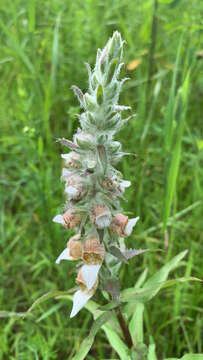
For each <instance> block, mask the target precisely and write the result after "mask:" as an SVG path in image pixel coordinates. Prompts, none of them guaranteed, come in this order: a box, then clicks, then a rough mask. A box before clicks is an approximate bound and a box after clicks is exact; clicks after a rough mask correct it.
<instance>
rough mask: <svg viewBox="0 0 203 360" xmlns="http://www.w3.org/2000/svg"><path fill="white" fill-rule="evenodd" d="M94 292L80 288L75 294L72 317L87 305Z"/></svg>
mask: <svg viewBox="0 0 203 360" xmlns="http://www.w3.org/2000/svg"><path fill="white" fill-rule="evenodd" d="M92 295H93V293H88V292H87V291H81V290H78V291H76V293H75V294H74V296H73V308H72V311H71V314H70V318H72V317H73V316H75V315H76V314H77V313H78V312H79V311H80V310H81V309H82V308H83V306H85V304H86V302H87V301H88V300H89V299H90V298H91V297H92Z"/></svg>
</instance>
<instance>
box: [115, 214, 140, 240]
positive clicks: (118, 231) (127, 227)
mask: <svg viewBox="0 0 203 360" xmlns="http://www.w3.org/2000/svg"><path fill="white" fill-rule="evenodd" d="M138 220H139V216H137V217H136V218H133V219H128V216H125V215H123V214H116V215H115V216H114V218H113V221H112V223H111V225H110V230H111V231H112V232H113V233H114V234H115V235H117V236H120V237H127V236H129V235H130V234H131V233H132V230H133V227H134V226H135V224H136V223H137V221H138Z"/></svg>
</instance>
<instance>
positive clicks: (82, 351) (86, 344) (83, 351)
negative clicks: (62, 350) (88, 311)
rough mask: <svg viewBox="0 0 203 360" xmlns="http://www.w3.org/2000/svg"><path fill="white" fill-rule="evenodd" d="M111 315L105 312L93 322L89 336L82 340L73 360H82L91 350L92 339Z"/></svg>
mask: <svg viewBox="0 0 203 360" xmlns="http://www.w3.org/2000/svg"><path fill="white" fill-rule="evenodd" d="M112 315H113V314H111V313H109V312H105V313H104V314H102V315H100V316H99V317H98V318H97V320H95V321H94V323H93V325H92V328H91V330H90V334H89V335H88V336H87V338H86V339H85V340H83V342H82V344H81V345H80V348H79V351H78V353H77V354H76V355H75V356H74V357H73V360H83V359H85V357H86V355H87V354H88V352H89V350H90V349H91V347H92V345H93V342H94V338H95V336H96V333H97V332H98V330H99V329H100V328H101V326H102V325H104V324H105V323H106V322H107V321H108V320H109V319H110V318H111V316H112Z"/></svg>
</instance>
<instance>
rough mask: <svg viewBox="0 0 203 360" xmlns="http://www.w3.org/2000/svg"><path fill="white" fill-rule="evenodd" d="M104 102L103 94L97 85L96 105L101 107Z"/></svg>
mask: <svg viewBox="0 0 203 360" xmlns="http://www.w3.org/2000/svg"><path fill="white" fill-rule="evenodd" d="M103 100H104V92H103V87H102V85H99V86H98V88H97V104H99V105H101V104H102V103H103Z"/></svg>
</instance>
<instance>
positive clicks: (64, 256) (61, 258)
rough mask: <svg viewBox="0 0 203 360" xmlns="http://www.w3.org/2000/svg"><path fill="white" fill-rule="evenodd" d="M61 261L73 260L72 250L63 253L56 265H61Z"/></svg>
mask: <svg viewBox="0 0 203 360" xmlns="http://www.w3.org/2000/svg"><path fill="white" fill-rule="evenodd" d="M61 260H71V257H70V250H69V249H68V248H66V249H65V250H63V251H62V253H61V254H60V255H59V257H58V258H57V259H56V264H60V262H61Z"/></svg>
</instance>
